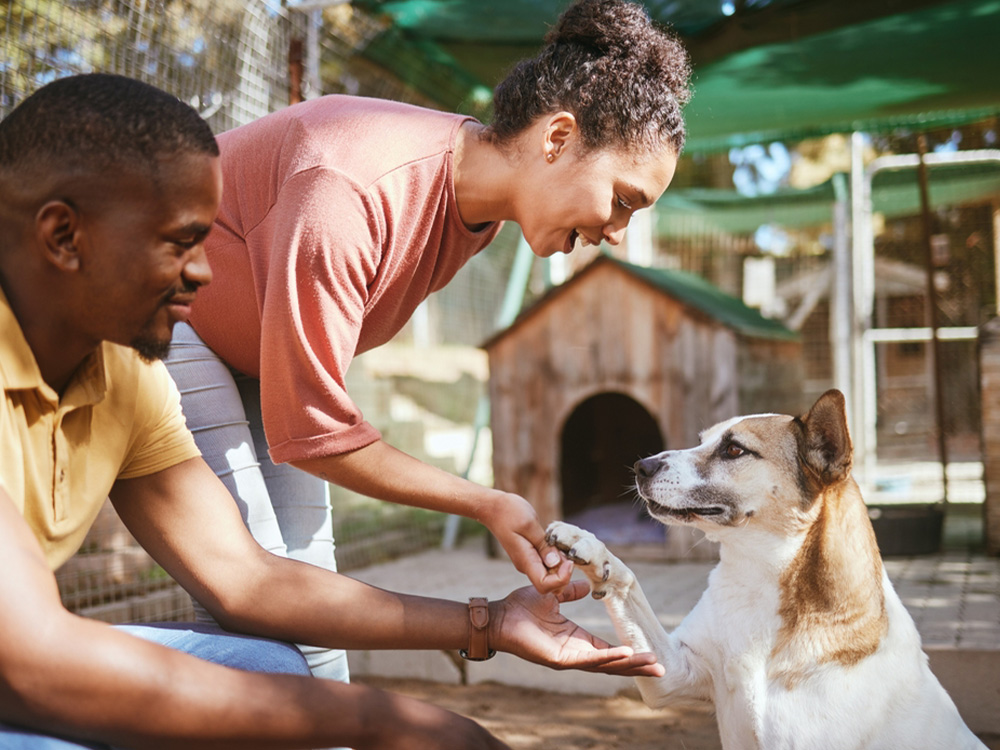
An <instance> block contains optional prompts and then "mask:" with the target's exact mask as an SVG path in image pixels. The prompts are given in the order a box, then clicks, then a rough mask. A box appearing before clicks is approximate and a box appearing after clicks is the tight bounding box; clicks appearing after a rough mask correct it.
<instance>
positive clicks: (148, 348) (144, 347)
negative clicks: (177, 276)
mask: <svg viewBox="0 0 1000 750" xmlns="http://www.w3.org/2000/svg"><path fill="white" fill-rule="evenodd" d="M199 286H201V285H200V284H195V283H192V282H190V281H186V282H184V284H183V285H182V286H181V288H180V289H171V290H170V291H169V292H167V293H166V294H164V295H163V298H162V299H161V300H160V308H158V309H157V312H159V310H160V309H162V308H163V307H165V306H166V305H169V304H170V300H172V299H173V298H174V297H176V296H177V295H179V294H192V293H194V292H196V291H198V287H199ZM154 318H155V313H154ZM154 318H150V319H149V323H148V324H147V328H144V329H143V330H141V331H139V333H138V334H137V335H136V337H135V338H133V339H132V340H131V341H130V342H128V345H129V346H130V347H132V348H133V349H135V350H136V352H138V354H139V357H140V358H141V359H143V360H144V361H146V362H155V361H156V360H158V359H166V357H167V354H169V353H170V342H171V340H172V339H173V331H174V326H173V324H171V325H170V334H168V335H167V337H166V338H159V337H157V336H156V335H155V334H154V333H153V332H152V330H148V329H152V327H153V319H154Z"/></svg>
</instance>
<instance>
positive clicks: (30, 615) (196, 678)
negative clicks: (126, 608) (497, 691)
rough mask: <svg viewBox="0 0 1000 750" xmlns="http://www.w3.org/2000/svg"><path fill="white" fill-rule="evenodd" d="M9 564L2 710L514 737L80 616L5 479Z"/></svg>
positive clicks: (122, 740) (100, 731)
mask: <svg viewBox="0 0 1000 750" xmlns="http://www.w3.org/2000/svg"><path fill="white" fill-rule="evenodd" d="M0 570H3V571H4V574H3V575H2V576H0V721H3V722H6V723H10V724H15V725H21V726H25V727H29V728H35V729H38V730H40V731H45V732H51V733H61V734H67V735H70V736H73V737H79V738H80V739H93V740H101V741H104V742H110V743H112V744H114V745H125V746H128V747H135V748H184V749H185V750H192V749H194V750H197V749H199V748H206V750H207V749H209V748H245V749H247V750H252V749H253V748H258V747H259V748H265V747H266V748H309V747H328V746H331V745H347V746H350V747H355V748H359V750H364V749H367V748H371V749H372V750H374V749H375V748H379V749H381V748H394V749H395V750H416V749H417V748H420V749H421V750H452V749H453V748H470V749H471V748H475V749H476V750H502V748H504V747H506V746H505V745H503V744H502V743H500V742H499V741H498V740H496V739H494V738H492V737H490V736H489V735H488V734H487V733H486V732H485V730H483V729H482V728H480V727H479V726H477V725H476V724H475V723H474V722H471V721H469V720H467V719H464V718H462V717H459V716H457V715H455V714H452V713H450V712H448V711H444V710H443V709H439V708H437V707H434V706H430V705H427V704H424V703H420V702H418V701H414V700H411V699H408V698H405V697H403V696H398V695H392V694H388V693H384V692H381V691H377V690H372V689H370V688H366V687H363V686H358V685H346V684H343V683H338V682H334V681H331V680H316V679H313V678H310V677H300V676H292V675H273V674H256V673H252V672H244V671H240V670H235V669H228V668H226V667H220V666H217V665H215V664H211V663H209V662H205V661H202V660H200V659H196V658H195V657H192V656H189V655H187V654H184V653H181V652H179V651H174V650H171V649H168V648H165V647H163V646H159V645H157V644H153V643H149V642H147V641H143V640H141V639H138V638H134V637H132V636H129V635H126V634H124V633H122V632H120V631H117V630H115V629H114V628H112V627H109V626H108V625H105V624H103V623H100V622H96V621H91V620H86V619H84V618H81V617H77V616H75V615H72V614H71V613H69V612H68V611H67V610H66V609H65V608H63V606H62V604H61V602H60V600H59V593H58V589H57V587H56V583H55V577H54V576H53V575H52V573H51V572H50V571H49V569H48V566H47V565H46V563H45V559H44V556H43V554H42V550H41V548H40V547H39V545H38V543H37V541H36V540H35V538H34V536H33V534H32V533H31V531H30V530H29V529H28V526H27V524H26V523H25V522H24V519H23V518H21V515H20V514H19V513H18V511H17V509H16V508H15V507H14V504H13V503H12V502H11V500H10V498H9V496H8V495H7V494H6V493H5V492H4V490H3V489H2V487H0Z"/></svg>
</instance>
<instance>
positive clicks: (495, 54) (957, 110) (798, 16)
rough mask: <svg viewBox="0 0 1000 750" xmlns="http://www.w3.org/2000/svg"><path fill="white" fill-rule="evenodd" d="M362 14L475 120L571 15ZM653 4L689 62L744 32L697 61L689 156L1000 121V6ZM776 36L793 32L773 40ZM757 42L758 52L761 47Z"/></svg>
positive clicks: (553, 1)
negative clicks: (685, 47)
mask: <svg viewBox="0 0 1000 750" xmlns="http://www.w3.org/2000/svg"><path fill="white" fill-rule="evenodd" d="M359 4H360V5H363V6H364V7H366V8H367V9H369V10H371V11H373V12H378V13H381V14H384V15H385V16H386V17H387V18H389V19H390V20H391V22H392V28H390V30H389V31H388V32H387V33H386V34H385V35H384V38H379V39H378V40H376V42H374V43H373V44H372V45H371V47H370V50H369V51H366V52H365V54H367V55H369V56H370V57H371V58H372V59H374V60H375V61H376V62H378V63H379V64H380V65H383V66H384V67H386V68H388V69H390V70H391V71H392V72H394V73H395V74H397V75H399V76H400V77H401V78H403V79H404V80H406V81H407V82H409V83H411V85H414V86H415V87H417V88H418V89H420V90H421V91H423V93H425V94H426V95H427V96H429V97H431V98H432V99H434V100H435V101H438V102H439V103H440V104H441V105H442V106H443V107H445V108H450V109H460V110H463V111H472V112H474V113H476V114H480V113H485V112H488V107H487V105H488V99H489V91H490V90H491V89H492V87H493V86H494V85H495V84H496V83H497V82H498V81H499V80H500V79H501V78H502V76H503V74H504V72H505V71H506V70H507V69H508V68H509V66H510V65H512V64H513V63H514V62H516V61H517V60H518V59H521V58H523V57H526V56H529V55H532V54H534V52H535V51H536V50H537V48H538V46H539V45H540V44H541V41H542V38H543V36H544V35H545V32H546V31H547V30H548V28H549V27H550V25H551V24H552V23H553V22H554V21H555V20H556V18H557V17H558V15H559V12H560V11H561V10H562V9H563V8H564V7H565V6H566V5H567V3H566V2H564V1H561V0H503V1H502V2H486V0H359ZM644 5H645V6H646V8H647V9H648V10H649V12H650V15H651V16H652V17H653V18H655V19H656V20H658V21H661V22H664V23H668V24H671V25H672V26H673V27H674V28H675V29H676V30H677V32H678V33H679V34H680V35H681V36H682V38H684V39H685V41H687V42H688V43H689V44H690V45H691V46H692V50H693V53H694V52H697V51H698V50H699V49H707V47H705V46H704V44H705V43H706V41H707V42H708V43H711V42H712V41H713V40H718V39H719V38H722V37H724V36H725V33H726V32H727V31H730V32H737V33H738V34H742V37H740V39H739V40H738V43H737V42H734V45H733V48H732V49H731V50H730V52H729V53H728V54H718V53H719V50H718V49H716V50H714V52H713V54H711V55H708V54H704V55H703V56H702V57H701V58H699V57H698V56H697V55H696V59H695V76H694V86H695V94H694V98H693V99H692V102H691V104H690V105H689V107H688V110H687V119H688V128H689V138H688V147H687V149H688V152H692V153H693V152H709V151H716V150H720V149H726V148H729V147H732V146H740V145H746V144H748V143H760V142H767V141H773V140H795V139H801V138H806V137H812V136H817V135H822V134H826V133H833V132H850V131H854V130H867V131H876V130H887V129H891V128H896V127H913V128H927V127H937V126H944V125H948V126H951V125H958V124H962V123H966V122H970V121H974V120H979V119H983V118H984V117H990V116H995V115H998V114H1000V85H998V84H997V80H996V75H997V72H998V68H1000V51H998V49H1000V47H998V42H997V40H998V39H1000V0H960V1H958V2H941V3H937V4H935V3H933V2H928V0H923V1H922V2H914V3H913V4H911V5H910V6H909V7H910V8H912V9H911V10H908V11H907V12H904V13H899V14H896V15H889V16H882V17H874V16H877V15H878V14H879V13H880V12H885V10H884V9H886V8H891V7H893V6H892V5H887V4H885V3H883V2H882V1H881V0H865V2H861V1H860V0H839V5H838V3H832V2H831V0H825V1H823V0H746V1H745V2H738V3H734V5H740V6H741V9H740V11H739V13H737V15H735V16H733V17H732V18H729V17H727V16H726V15H725V13H724V12H723V2H722V0H711V1H709V0H669V1H668V0H647V2H645V3H644ZM896 7H898V6H896ZM817 17H821V21H816V20H815V19H816V18H817ZM848 18H859V19H861V20H856V21H853V22H852V21H849V20H845V19H848ZM866 19H868V20H866ZM799 23H801V24H802V25H807V24H811V25H809V33H805V34H802V35H797V34H796V33H795V28H797V26H798V24H799ZM754 24H756V25H754ZM779 26H781V27H786V26H787V27H788V30H787V31H785V32H783V33H782V34H781V35H780V36H782V37H783V38H782V39H781V40H780V41H774V38H775V36H776V33H775V31H774V29H775V28H777V27H779ZM817 29H819V30H818V31H817ZM755 37H756V38H758V39H760V40H761V43H759V44H754V41H753V40H754V38H755ZM699 45H702V46H701V47H699ZM737 47H738V48H737ZM722 48H723V52H724V51H725V45H724V44H723V45H722Z"/></svg>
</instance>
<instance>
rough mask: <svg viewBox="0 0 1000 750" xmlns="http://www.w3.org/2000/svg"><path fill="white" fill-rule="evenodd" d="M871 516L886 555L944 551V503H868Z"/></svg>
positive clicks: (880, 547)
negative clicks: (942, 545) (942, 547)
mask: <svg viewBox="0 0 1000 750" xmlns="http://www.w3.org/2000/svg"><path fill="white" fill-rule="evenodd" d="M868 517H869V518H870V519H871V522H872V527H873V528H874V529H875V539H876V540H877V541H878V548H879V551H880V552H881V553H882V556H883V557H891V556H908V555H933V554H934V553H936V552H940V551H941V540H942V537H943V534H944V505H943V504H942V503H933V504H932V503H906V504H899V505H896V504H888V505H869V506H868Z"/></svg>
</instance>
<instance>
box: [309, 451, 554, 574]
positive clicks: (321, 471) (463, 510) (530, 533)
mask: <svg viewBox="0 0 1000 750" xmlns="http://www.w3.org/2000/svg"><path fill="white" fill-rule="evenodd" d="M292 465H293V466H295V467H296V468H298V469H302V470H303V471H307V472H309V473H310V474H313V475H315V476H317V477H320V478H321V479H325V480H326V481H328V482H333V483H334V484H337V485H339V486H341V487H346V488H347V489H349V490H353V491H355V492H360V493H361V494H363V495H367V496H368V497H374V498H377V499H379V500H387V501H389V502H393V503H400V504H402V505H411V506H414V507H418V508H427V509H429V510H437V511H441V512H442V513H452V514H455V515H459V516H465V517H466V518H472V519H475V520H476V521H479V522H480V523H482V524H483V525H484V526H486V528H488V529H489V530H490V531H491V532H492V533H493V535H494V536H495V537H496V538H497V540H498V541H499V542H500V544H501V545H502V546H503V548H504V550H506V552H507V554H508V555H510V558H511V561H512V562H513V563H514V566H515V567H516V568H517V569H518V570H519V571H521V572H522V573H524V574H525V575H526V576H527V577H528V579H529V580H530V581H531V583H532V585H534V586H535V588H536V589H538V590H539V591H540V592H542V593H547V592H550V591H556V590H558V589H560V588H562V587H563V586H565V585H566V584H567V583H569V579H570V577H571V576H572V575H573V563H572V562H570V561H569V560H567V559H566V558H565V557H563V556H562V555H560V554H559V551H558V550H557V549H556V548H555V547H552V546H551V545H550V544H549V543H548V542H546V541H545V531H544V529H542V526H541V524H540V523H539V521H538V516H537V514H536V513H535V510H534V508H532V507H531V505H530V504H529V503H528V501H527V500H525V499H524V498H523V497H520V496H519V495H515V494H513V493H511V492H501V491H500V490H495V489H491V488H489V487H483V486H481V485H478V484H476V483H475V482H470V481H468V480H466V479H462V478H461V477H458V476H455V475H454V474H449V473H448V472H446V471H444V470H442V469H438V468H436V467H434V466H431V465H429V464H426V463H424V462H423V461H420V460H418V459H416V458H414V457H413V456H410V455H408V454H406V453H403V452H402V451H400V450H398V449H396V448H394V447H392V446H391V445H389V444H388V443H386V442H384V441H382V440H377V441H376V442H374V443H372V444H370V445H367V446H365V447H364V448H359V449H358V450H356V451H351V452H350V453H344V454H341V455H336V456H326V457H323V458H315V459H309V460H307V461H293V462H292Z"/></svg>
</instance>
